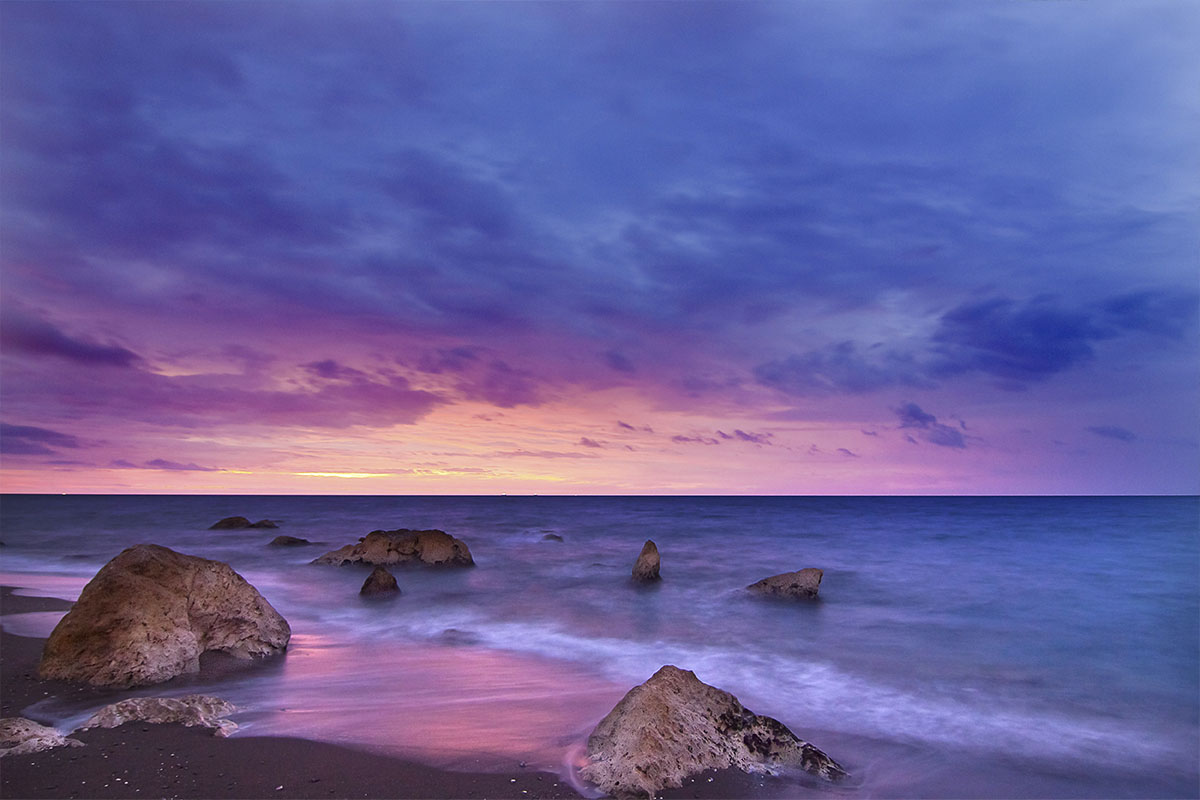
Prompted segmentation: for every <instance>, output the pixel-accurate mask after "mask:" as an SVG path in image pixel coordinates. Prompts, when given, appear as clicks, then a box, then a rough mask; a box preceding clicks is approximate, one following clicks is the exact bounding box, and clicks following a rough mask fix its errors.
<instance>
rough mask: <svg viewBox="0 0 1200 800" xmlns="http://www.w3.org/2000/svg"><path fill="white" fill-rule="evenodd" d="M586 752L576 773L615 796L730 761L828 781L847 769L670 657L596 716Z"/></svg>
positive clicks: (650, 789)
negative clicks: (784, 769)
mask: <svg viewBox="0 0 1200 800" xmlns="http://www.w3.org/2000/svg"><path fill="white" fill-rule="evenodd" d="M587 758H588V763H587V764H586V765H585V766H584V767H583V769H582V770H581V771H580V774H581V775H582V777H583V778H584V779H585V780H587V781H589V782H591V783H593V784H595V785H597V786H599V787H600V788H601V789H603V790H604V791H605V792H608V793H609V794H610V795H613V796H615V797H630V796H636V797H642V796H651V797H653V796H654V794H655V793H656V792H658V791H661V790H662V789H665V788H679V787H680V786H682V785H683V781H684V779H685V778H687V777H689V776H692V775H697V774H699V773H701V772H703V771H705V770H709V769H727V768H730V767H735V768H737V769H740V770H743V771H745V772H758V773H773V772H775V771H776V770H777V769H778V768H779V767H798V768H800V769H803V770H805V771H807V772H810V773H812V774H814V775H818V776H820V777H822V778H825V779H826V780H830V781H837V780H840V779H842V778H844V777H845V776H846V771H845V770H844V769H842V767H841V765H839V764H838V763H837V762H836V761H834V760H833V759H832V758H830V757H829V756H827V755H825V753H823V752H821V751H820V750H818V749H817V748H816V747H813V746H812V745H811V744H809V743H808V742H805V741H802V740H801V739H799V738H797V737H796V735H795V734H793V733H792V732H791V731H790V730H788V729H787V727H786V726H785V725H784V724H783V723H781V722H779V721H777V720H774V719H772V718H770V717H763V716H758V715H756V714H754V713H753V712H751V711H749V710H748V709H746V708H745V707H744V706H743V705H742V704H741V703H739V702H738V699H737V698H736V697H734V696H733V695H732V694H730V693H729V692H725V691H722V690H721V689H717V688H716V687H713V686H709V685H708V684H706V683H703V682H701V681H700V679H698V678H697V677H696V675H695V673H693V672H690V671H688V670H682V669H679V668H678V667H673V666H670V665H668V666H665V667H663V668H662V669H660V670H659V671H658V672H656V673H655V674H654V676H653V677H651V678H650V680H648V681H646V682H645V683H643V684H642V685H640V686H635V687H634V688H633V689H631V690H630V691H629V693H628V694H626V695H625V697H624V698H622V699H621V702H619V703H617V705H616V706H615V707H614V708H613V710H612V711H610V712H609V713H608V716H606V717H605V718H604V719H602V720H601V721H600V724H599V725H597V726H596V728H595V730H593V731H592V734H591V736H589V737H588V742H587Z"/></svg>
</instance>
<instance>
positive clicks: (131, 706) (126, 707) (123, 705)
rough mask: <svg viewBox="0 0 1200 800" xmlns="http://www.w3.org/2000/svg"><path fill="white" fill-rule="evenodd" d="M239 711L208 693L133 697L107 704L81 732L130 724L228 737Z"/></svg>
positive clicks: (232, 705) (82, 727)
mask: <svg viewBox="0 0 1200 800" xmlns="http://www.w3.org/2000/svg"><path fill="white" fill-rule="evenodd" d="M234 711H237V707H236V706H234V704H233V703H230V702H228V701H227V700H222V699H221V698H219V697H213V696H212V695H205V694H189V695H185V696H183V697H131V698H129V699H128V700H122V701H121V702H119V703H113V704H111V705H107V706H105V707H104V708H102V709H100V710H99V711H97V712H96V713H95V714H92V716H91V717H89V718H88V721H87V722H85V723H83V725H81V726H80V728H79V730H81V731H82V730H87V729H88V728H116V727H118V726H120V725H124V724H125V723H126V722H151V723H157V724H163V723H172V722H174V723H178V724H180V725H186V726H188V727H189V728H192V727H201V728H211V729H212V732H213V736H228V735H229V734H231V733H233V732H234V731H236V730H237V727H238V726H237V723H236V722H233V721H232V720H228V719H225V717H226V716H227V715H229V714H232V713H233V712H234Z"/></svg>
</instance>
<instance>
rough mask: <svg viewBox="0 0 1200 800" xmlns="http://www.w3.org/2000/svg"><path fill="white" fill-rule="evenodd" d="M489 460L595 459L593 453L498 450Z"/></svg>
mask: <svg viewBox="0 0 1200 800" xmlns="http://www.w3.org/2000/svg"><path fill="white" fill-rule="evenodd" d="M489 457H490V458H550V459H554V458H597V456H596V454H595V453H563V452H559V451H557V450H500V451H497V452H494V453H491V454H490V455H489Z"/></svg>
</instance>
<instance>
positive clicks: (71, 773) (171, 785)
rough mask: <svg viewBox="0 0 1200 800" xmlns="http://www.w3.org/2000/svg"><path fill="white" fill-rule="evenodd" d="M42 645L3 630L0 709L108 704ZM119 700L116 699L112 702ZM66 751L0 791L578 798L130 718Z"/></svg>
mask: <svg viewBox="0 0 1200 800" xmlns="http://www.w3.org/2000/svg"><path fill="white" fill-rule="evenodd" d="M70 607H71V603H69V602H67V601H65V600H59V599H56V598H47V597H21V596H18V595H13V594H12V593H11V590H10V589H8V588H7V587H0V613H4V614H17V613H25V612H30V611H55V610H65V609H68V608H70ZM44 641H45V640H43V639H34V638H29V637H25V636H14V635H12V634H9V633H3V632H0V716H4V717H12V716H20V715H21V711H22V710H23V709H25V708H26V707H28V706H29V705H31V704H33V703H35V702H37V701H38V700H42V699H44V698H46V697H47V696H56V697H63V696H74V697H94V698H95V699H96V702H97V703H102V702H104V701H105V700H106V699H107V695H109V694H111V693H105V692H102V691H99V690H93V689H82V688H79V687H74V686H71V685H68V684H65V683H61V682H57V681H41V680H38V678H37V675H36V670H37V663H38V660H39V659H40V658H41V653H42V645H43V643H44ZM114 699H115V698H114ZM72 736H73V738H76V739H79V740H80V741H82V742H84V743H85V745H86V746H85V747H63V748H58V749H56V750H49V751H46V752H43V753H33V754H30V755H25V756H6V757H5V758H4V759H3V760H2V761H0V798H12V799H15V798H40V797H46V798H93V797H94V798H117V797H120V798H143V797H178V798H278V799H279V800H283V799H284V798H350V797H355V798H358V797H367V798H485V797H488V798H522V799H523V798H561V797H579V795H578V794H577V793H576V792H575V791H574V790H573V789H572V788H571V786H570V784H569V783H567V782H565V781H564V780H562V779H561V778H560V777H559V776H557V775H553V774H551V773H546V772H534V771H530V770H523V769H515V770H514V771H513V772H511V773H507V774H498V773H467V772H449V771H446V770H440V769H435V768H433V767H427V766H423V765H421V764H416V763H413V762H409V761H404V760H402V759H399V758H393V757H391V756H386V755H378V754H375V753H370V752H365V751H362V750H355V749H351V748H347V747H340V746H338V745H333V744H326V743H324V742H315V741H310V740H307V739H293V738H282V737H255V736H238V737H234V738H231V739H223V738H218V737H215V736H213V735H212V733H211V732H210V731H208V730H204V729H200V728H187V727H184V726H182V725H149V724H146V723H129V724H126V725H122V726H121V727H119V728H113V729H93V730H89V731H82V732H80V733H77V734H72ZM812 794H815V792H813V790H811V789H806V788H805V787H803V786H801V785H798V784H795V783H791V782H788V781H784V780H775V779H769V778H768V779H764V778H761V777H758V776H750V775H745V774H742V773H741V772H736V771H726V772H721V773H705V774H704V775H701V776H698V777H697V778H696V779H694V780H692V781H688V782H686V783H685V785H684V786H683V787H682V788H681V789H674V790H669V791H667V792H664V793H663V794H662V795H661V796H662V797H665V798H706V799H708V800H711V799H712V798H735V797H746V798H749V797H754V798H768V797H769V798H779V797H797V796H806V795H810V796H811V795H812Z"/></svg>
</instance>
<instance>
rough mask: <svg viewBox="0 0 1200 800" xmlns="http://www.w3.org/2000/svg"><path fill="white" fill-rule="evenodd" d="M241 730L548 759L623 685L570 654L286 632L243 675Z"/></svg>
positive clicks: (432, 755) (544, 765) (554, 760)
mask: <svg viewBox="0 0 1200 800" xmlns="http://www.w3.org/2000/svg"><path fill="white" fill-rule="evenodd" d="M240 688H241V691H239V692H238V694H241V695H244V696H243V697H241V698H239V699H240V700H241V702H240V703H239V705H241V706H242V708H243V709H245V711H246V712H247V713H245V714H242V715H239V716H238V717H237V719H238V721H239V722H240V723H241V724H242V725H243V728H242V731H241V732H240V733H242V734H246V735H260V736H261V735H278V736H301V737H306V738H312V739H320V740H324V741H331V742H338V743H342V744H350V745H355V746H360V747H366V748H369V749H374V750H381V751H386V752H389V753H392V754H395V755H403V756H407V757H410V758H414V759H417V760H420V761H423V762H426V763H429V764H433V765H435V766H440V767H448V768H457V769H485V770H486V769H512V768H513V767H514V766H516V764H517V763H519V762H521V761H525V762H527V763H528V765H529V767H530V768H540V769H549V770H558V769H560V768H561V767H562V765H563V763H564V760H565V759H566V757H567V754H568V752H569V751H570V749H571V747H572V745H574V744H578V743H579V742H581V741H582V740H584V739H585V738H586V737H587V735H588V733H589V732H590V731H591V729H592V728H593V727H594V726H595V724H596V723H597V722H598V721H599V720H600V719H601V718H602V717H603V716H604V715H605V714H607V713H608V711H609V710H610V709H611V708H612V707H613V705H615V704H616V702H617V701H618V700H619V699H620V698H621V697H622V696H623V695H624V693H625V691H626V690H627V689H628V688H629V687H621V686H617V685H616V684H614V683H612V682H610V681H608V680H606V679H604V678H601V677H599V676H597V675H594V674H592V673H590V672H587V671H585V670H583V669H581V668H580V667H578V666H576V665H571V664H567V663H564V662H561V661H551V660H547V659H539V658H535V657H532V656H526V655H517V654H512V653H506V652H501V651H495V650H488V649H484V648H481V647H461V646H451V645H440V644H412V643H398V642H358V643H344V642H337V641H334V640H332V639H329V638H326V637H322V636H320V635H311V634H305V635H296V636H293V638H292V642H291V645H290V646H289V648H288V653H287V655H286V656H285V657H284V661H283V665H282V667H281V669H280V671H279V672H277V673H274V674H272V675H270V676H263V678H262V679H256V680H254V682H253V684H247V685H243V686H242V687H240Z"/></svg>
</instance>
